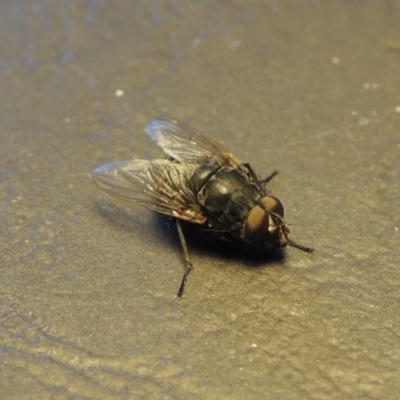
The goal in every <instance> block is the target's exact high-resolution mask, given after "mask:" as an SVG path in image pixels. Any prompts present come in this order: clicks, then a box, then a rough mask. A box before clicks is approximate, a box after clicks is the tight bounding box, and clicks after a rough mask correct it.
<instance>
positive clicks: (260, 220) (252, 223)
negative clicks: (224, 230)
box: [243, 206, 269, 244]
mask: <svg viewBox="0 0 400 400" xmlns="http://www.w3.org/2000/svg"><path fill="white" fill-rule="evenodd" d="M268 228H269V216H268V213H267V212H265V210H263V209H262V208H261V207H260V206H254V207H253V208H252V209H251V210H250V211H249V213H248V214H247V218H246V221H245V222H244V226H243V233H244V237H245V239H246V240H247V241H248V242H249V243H252V244H258V243H261V242H263V241H264V240H265V236H266V235H267V234H268V233H269V232H268Z"/></svg>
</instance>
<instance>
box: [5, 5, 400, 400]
mask: <svg viewBox="0 0 400 400" xmlns="http://www.w3.org/2000/svg"><path fill="white" fill-rule="evenodd" d="M0 32H1V36H0V37H1V39H0V58H1V69H0V72H1V75H0V98H1V108H0V115H1V123H0V141H1V145H0V163H1V169H0V196H1V208H0V212H1V228H0V232H1V240H0V252H1V254H2V262H1V272H0V273H1V281H0V296H1V297H0V310H1V319H0V322H1V328H0V335H1V352H0V361H1V363H0V398H1V399H71V398H72V399H100V398H101V399H113V398H126V399H264V398H265V399H267V398H268V399H289V398H290V399H305V398H307V399H344V398H346V399H359V398H363V399H397V398H398V397H399V392H400V372H399V371H400V313H399V300H400V299H399V297H400V295H399V293H400V272H399V271H400V265H399V262H400V257H399V234H400V233H399V229H400V212H399V211H400V210H399V208H400V207H399V204H400V202H399V192H400V183H399V182H400V3H399V1H395V0H392V1H391V0H386V1H330V2H329V1H318V0H304V1H295V0H294V1H284V0H283V1H272V0H271V1H267V0H266V1H259V0H253V1H251V0H249V1H229V2H228V1H224V2H222V1H221V2H218V1H211V0H209V1H203V2H193V3H192V2H185V1H149V2H143V4H141V3H139V2H133V1H127V0H121V1H119V2H114V3H111V2H106V1H105V0H99V1H90V0H87V1H83V0H81V1H73V2H66V1H61V0H55V1H52V2H48V1H44V0H38V1H32V0H28V1H27V0H24V1H21V0H15V1H3V2H2V3H1V5H0ZM121 91H122V92H121ZM159 115H167V116H171V117H175V118H179V119H181V120H184V121H186V122H188V123H191V124H192V125H194V126H195V127H196V128H198V129H199V130H201V131H204V132H206V133H209V134H212V135H214V136H215V137H216V138H218V139H219V140H221V141H222V142H223V143H225V145H227V146H228V147H229V148H230V149H231V150H232V151H234V152H235V154H237V155H238V156H240V157H241V158H242V159H243V160H248V161H250V162H251V163H252V164H253V166H254V167H255V168H256V169H257V171H259V172H260V173H261V174H263V175H266V174H268V173H270V172H271V171H272V170H274V169H279V170H280V171H281V173H280V174H279V175H278V177H276V178H275V179H274V180H273V181H272V182H271V184H270V188H271V190H272V192H273V194H275V195H276V196H278V197H279V198H280V199H281V200H282V202H283V204H284V205H285V208H286V219H287V221H288V222H289V223H291V229H292V236H291V237H292V239H294V240H296V241H298V242H300V243H302V244H305V245H311V246H314V247H315V248H316V249H317V252H316V254H315V255H309V254H306V253H302V252H300V251H298V250H296V249H294V248H288V249H287V250H286V252H285V254H286V256H283V255H282V256H281V257H279V255H275V256H273V257H267V258H266V259H265V260H260V259H257V260H256V259H254V258H252V257H251V255H244V254H241V253H240V252H238V251H237V249H232V248H231V250H230V249H229V248H226V247H225V246H222V245H221V248H217V246H216V245H211V244H207V243H204V241H201V240H198V237H197V236H196V234H195V233H194V234H193V235H192V233H191V230H189V233H188V234H187V236H188V237H187V240H188V242H189V249H190V254H191V257H192V260H193V263H194V265H195V270H194V272H193V274H192V275H191V276H190V278H189V282H188V285H187V292H186V297H185V298H184V299H182V300H179V299H175V298H174V295H175V293H176V291H177V288H178V285H179V282H180V279H181V276H182V254H181V250H180V247H179V242H178V239H177V233H176V230H175V228H174V227H173V225H171V224H170V223H169V221H168V220H166V219H165V218H162V217H160V216H157V215H156V214H154V213H152V212H150V211H148V210H146V209H142V208H140V207H134V206H131V205H129V204H123V203H122V202H119V201H118V200H115V199H113V198H111V197H109V196H107V195H105V194H104V193H102V192H100V191H99V190H98V189H97V188H96V187H95V186H94V185H93V184H92V181H91V178H90V173H91V170H92V169H93V168H95V167H98V166H100V165H102V164H104V163H107V162H112V161H118V160H123V159H127V158H131V157H132V158H152V157H157V156H159V155H161V152H160V150H159V149H158V148H157V147H156V146H155V145H154V143H152V142H151V140H149V139H148V138H147V137H146V136H145V134H144V132H143V127H144V125H145V124H146V123H147V122H148V121H150V120H152V119H153V118H155V117H157V116H159Z"/></svg>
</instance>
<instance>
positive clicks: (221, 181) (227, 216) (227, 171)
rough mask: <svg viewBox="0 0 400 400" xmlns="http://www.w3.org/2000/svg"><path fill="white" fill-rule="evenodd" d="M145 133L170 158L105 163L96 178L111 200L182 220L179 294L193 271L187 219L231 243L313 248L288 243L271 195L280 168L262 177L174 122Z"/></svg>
mask: <svg viewBox="0 0 400 400" xmlns="http://www.w3.org/2000/svg"><path fill="white" fill-rule="evenodd" d="M145 131H146V133H147V134H148V135H149V136H150V137H151V139H153V140H155V142H156V143H157V144H158V145H159V146H160V147H161V148H162V149H163V150H164V152H165V153H166V155H167V156H168V157H167V158H166V159H157V160H129V161H120V162H116V163H112V164H108V165H104V166H102V167H100V168H97V169H95V170H94V171H93V179H94V181H95V183H96V184H97V185H98V186H99V187H100V189H102V190H104V191H105V192H106V193H108V194H110V195H112V196H115V197H118V198H120V199H122V200H125V201H129V202H132V203H134V204H138V205H141V206H144V207H147V208H148V209H150V210H154V211H157V212H159V213H162V214H165V215H168V216H171V217H173V218H174V219H175V220H176V225H177V230H178V234H179V239H180V242H181V245H182V249H183V253H184V257H185V272H184V274H183V278H182V281H181V284H180V286H179V290H178V293H177V296H178V297H181V296H182V295H183V292H184V289H185V284H186V280H187V278H188V275H189V273H190V271H191V270H192V268H193V265H192V263H191V261H190V258H189V253H188V248H187V245H186V241H185V236H184V234H183V230H182V227H181V222H180V221H181V220H182V221H187V222H190V223H193V224H197V225H199V226H200V227H201V228H202V229H205V230H207V231H210V232H212V233H213V234H214V235H216V236H217V237H218V238H220V239H223V240H228V241H231V242H241V243H245V244H247V245H249V246H253V247H257V248H262V249H274V248H279V247H285V246H287V245H290V246H293V247H297V248H298V249H300V250H302V251H306V252H308V253H312V252H313V251H314V250H313V249H312V248H310V247H305V246H302V245H300V244H297V243H295V242H294V241H292V240H291V239H289V237H288V236H289V233H290V231H289V227H288V226H287V225H286V223H285V221H284V219H283V217H284V210H283V205H282V203H281V202H280V200H278V199H277V198H276V197H274V196H271V195H270V194H268V193H267V189H266V185H267V183H268V182H269V181H270V180H271V179H272V178H273V177H274V176H275V175H276V174H277V171H275V172H273V173H272V174H271V175H269V176H268V177H266V178H264V179H259V178H258V177H257V175H256V174H255V172H254V170H253V169H252V167H251V166H250V164H249V163H247V162H246V163H242V162H241V161H239V160H238V159H237V158H236V157H235V156H234V155H233V154H232V153H231V152H229V151H228V150H227V149H226V148H225V147H224V146H222V145H221V144H220V143H218V142H217V141H216V140H214V139H212V138H210V137H209V136H206V135H203V134H201V133H198V132H196V131H195V130H194V129H193V128H191V127H189V126H187V125H185V124H183V123H178V122H176V121H174V120H171V119H168V118H159V119H156V120H154V121H152V122H150V123H149V124H148V125H147V126H146V128H145Z"/></svg>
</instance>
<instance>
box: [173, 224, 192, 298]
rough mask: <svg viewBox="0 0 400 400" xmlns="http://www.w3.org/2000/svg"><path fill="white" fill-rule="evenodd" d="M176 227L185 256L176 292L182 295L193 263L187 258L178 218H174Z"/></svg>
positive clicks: (187, 254) (186, 249)
mask: <svg viewBox="0 0 400 400" xmlns="http://www.w3.org/2000/svg"><path fill="white" fill-rule="evenodd" d="M176 227H177V228H178V234H179V239H180V241H181V245H182V249H183V254H184V256H185V273H184V274H183V278H182V282H181V285H180V286H179V290H178V293H177V294H176V296H177V297H182V296H183V292H184V290H185V284H186V281H187V278H188V276H189V273H190V271H191V270H192V269H193V264H192V263H191V262H190V260H189V252H188V248H187V244H186V240H185V236H184V235H183V231H182V226H181V221H180V220H179V219H176Z"/></svg>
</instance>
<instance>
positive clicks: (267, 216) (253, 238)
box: [243, 196, 289, 247]
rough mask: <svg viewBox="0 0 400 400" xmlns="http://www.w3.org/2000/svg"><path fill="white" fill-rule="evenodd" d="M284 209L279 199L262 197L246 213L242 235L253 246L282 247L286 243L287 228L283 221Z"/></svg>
mask: <svg viewBox="0 0 400 400" xmlns="http://www.w3.org/2000/svg"><path fill="white" fill-rule="evenodd" d="M283 216H284V209H283V205H282V203H281V202H280V200H279V199H277V198H276V197H273V196H266V197H263V198H262V199H261V200H260V202H259V203H258V204H257V205H255V206H254V207H253V208H252V209H251V210H250V211H249V212H248V214H247V216H246V219H245V222H244V224H243V236H244V238H245V239H246V241H247V242H248V243H250V244H252V245H254V246H262V247H282V246H286V245H287V243H288V239H287V235H288V233H289V228H288V227H287V226H286V225H285V223H284V221H283Z"/></svg>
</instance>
